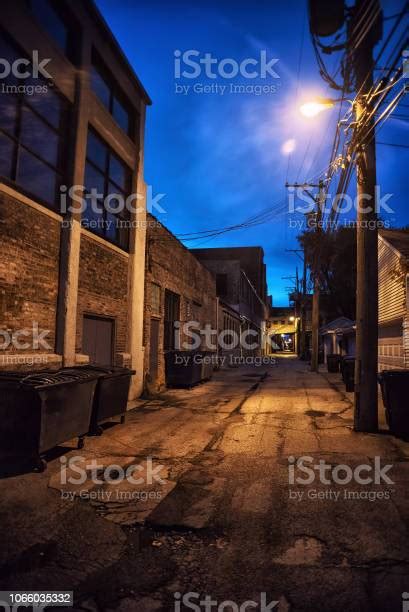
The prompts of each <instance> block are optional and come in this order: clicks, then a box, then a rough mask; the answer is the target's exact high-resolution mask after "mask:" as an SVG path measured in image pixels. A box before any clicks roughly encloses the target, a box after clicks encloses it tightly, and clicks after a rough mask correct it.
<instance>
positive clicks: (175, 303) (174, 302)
mask: <svg viewBox="0 0 409 612" xmlns="http://www.w3.org/2000/svg"><path fill="white" fill-rule="evenodd" d="M179 313H180V296H179V295H178V294H177V293H173V291H169V290H168V289H166V290H165V328H164V337H163V348H164V350H165V351H171V350H173V349H175V348H176V328H175V323H176V321H179V319H180V314H179Z"/></svg>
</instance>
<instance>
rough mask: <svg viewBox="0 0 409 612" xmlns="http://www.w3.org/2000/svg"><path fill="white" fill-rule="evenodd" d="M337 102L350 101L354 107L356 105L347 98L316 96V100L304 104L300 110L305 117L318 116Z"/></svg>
mask: <svg viewBox="0 0 409 612" xmlns="http://www.w3.org/2000/svg"><path fill="white" fill-rule="evenodd" d="M337 102H349V104H350V105H351V106H352V107H353V106H354V102H353V101H352V100H348V99H347V98H336V99H335V100H334V99H332V98H315V100H311V101H310V102H305V103H304V104H302V105H301V106H300V112H301V114H303V115H304V117H309V118H310V117H316V116H317V115H319V113H322V111H324V110H327V109H328V108H333V107H334V106H335V104H336V103H337Z"/></svg>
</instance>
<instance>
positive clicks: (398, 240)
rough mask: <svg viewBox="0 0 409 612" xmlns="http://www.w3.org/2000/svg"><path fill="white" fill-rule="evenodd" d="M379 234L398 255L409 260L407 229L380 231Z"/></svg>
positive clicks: (408, 230)
mask: <svg viewBox="0 0 409 612" xmlns="http://www.w3.org/2000/svg"><path fill="white" fill-rule="evenodd" d="M379 234H380V235H381V236H382V238H383V239H384V240H386V242H389V244H390V245H391V246H393V247H394V248H395V249H396V250H397V251H399V253H401V254H402V255H403V256H404V257H406V258H407V259H409V229H388V230H380V232H379Z"/></svg>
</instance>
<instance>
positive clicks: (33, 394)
mask: <svg viewBox="0 0 409 612" xmlns="http://www.w3.org/2000/svg"><path fill="white" fill-rule="evenodd" d="M96 384H97V377H96V375H95V374H91V373H86V372H83V373H76V372H75V373H74V372H72V373H68V372H64V371H61V370H59V371H56V372H38V373H36V374H27V372H8V373H7V372H2V373H1V374H0V419H1V423H2V426H1V429H0V441H1V450H2V451H3V452H6V453H7V452H9V453H11V454H14V455H16V454H17V455H21V456H24V457H26V458H30V459H32V460H33V461H34V462H35V466H36V467H37V468H38V469H39V470H40V471H43V470H44V469H45V468H46V463H45V461H44V459H43V455H44V453H46V452H47V451H48V450H50V449H51V448H54V447H55V446H57V445H58V444H61V443H62V442H66V441H67V440H71V439H72V438H77V437H78V448H82V446H83V444H84V436H85V435H86V434H87V432H88V430H89V425H90V420H91V410H92V402H93V399H94V393H95V387H96Z"/></svg>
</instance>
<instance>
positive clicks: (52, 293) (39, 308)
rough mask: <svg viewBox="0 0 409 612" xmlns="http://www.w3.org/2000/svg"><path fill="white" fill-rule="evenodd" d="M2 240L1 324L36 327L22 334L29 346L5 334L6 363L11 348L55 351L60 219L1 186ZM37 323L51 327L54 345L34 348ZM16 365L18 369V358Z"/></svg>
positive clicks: (22, 351)
mask: <svg viewBox="0 0 409 612" xmlns="http://www.w3.org/2000/svg"><path fill="white" fill-rule="evenodd" d="M0 244H1V257H0V329H1V330H3V331H4V330H8V331H9V333H11V332H15V331H17V330H27V331H28V332H30V335H27V336H26V337H22V342H27V344H29V345H30V346H29V348H21V347H20V348H18V347H16V346H13V345H12V344H11V343H10V345H9V346H8V347H5V346H4V340H3V339H2V346H3V348H2V350H1V354H0V367H1V366H2V365H3V363H2V362H3V361H4V359H5V354H6V353H8V354H10V353H16V354H17V353H18V354H27V355H28V354H33V355H35V354H36V353H41V354H47V353H48V354H52V353H53V352H54V351H55V327H56V311H57V293H58V274H59V252H60V222H59V221H58V220H57V219H55V218H52V217H51V216H49V215H48V214H47V213H46V212H44V213H43V212H41V211H40V210H37V209H36V208H33V207H32V206H29V205H28V204H26V203H23V202H21V201H19V200H18V199H15V198H13V197H11V196H10V195H8V194H6V193H4V192H2V191H0ZM33 325H38V329H39V331H40V332H41V331H44V330H49V333H48V334H47V335H46V336H45V340H46V342H47V343H48V344H49V345H50V348H49V349H47V348H44V346H42V345H41V346H40V347H39V348H38V349H35V348H34V350H33V343H32V334H31V332H32V329H33ZM8 359H9V358H8ZM27 365H29V366H30V365H32V364H31V363H28V362H27ZM10 366H11V367H10V368H8V369H14V368H13V363H12V362H10Z"/></svg>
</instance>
